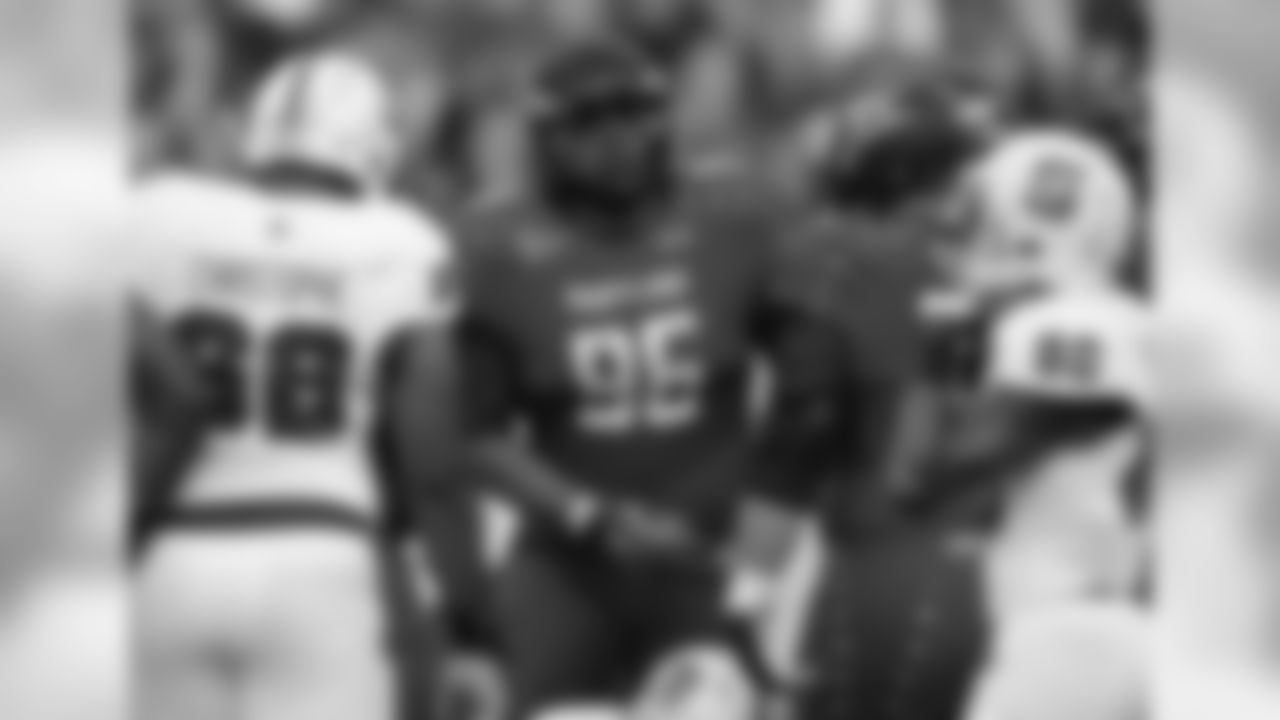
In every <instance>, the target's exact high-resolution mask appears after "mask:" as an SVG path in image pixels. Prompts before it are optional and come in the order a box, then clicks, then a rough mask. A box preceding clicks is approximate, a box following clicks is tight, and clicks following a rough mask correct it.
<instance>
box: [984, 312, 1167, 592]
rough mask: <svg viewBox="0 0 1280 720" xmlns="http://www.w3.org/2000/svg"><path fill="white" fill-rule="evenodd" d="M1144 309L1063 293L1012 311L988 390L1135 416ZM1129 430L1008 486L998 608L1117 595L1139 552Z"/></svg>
mask: <svg viewBox="0 0 1280 720" xmlns="http://www.w3.org/2000/svg"><path fill="white" fill-rule="evenodd" d="M1146 317H1147V315H1146V311H1145V308H1144V307H1143V305H1142V304H1141V302H1140V301H1138V300H1137V299H1135V298H1133V297H1132V296H1130V295H1127V294H1124V293H1122V292H1120V291H1107V290H1100V289H1092V290H1067V291H1061V292H1058V293H1056V294H1053V295H1050V296H1047V297H1044V298H1041V299H1038V300H1035V301H1032V302H1029V303H1026V304H1024V305H1022V306H1019V307H1015V308H1013V309H1012V310H1011V311H1010V312H1009V313H1008V314H1007V315H1006V316H1005V317H1003V318H1001V321H1000V322H999V323H998V325H997V327H996V330H995V333H994V338H993V342H994V347H993V349H992V350H993V352H992V356H991V358H992V362H991V365H990V367H989V368H988V371H989V374H988V377H987V385H988V387H990V388H992V389H994V390H1012V391H1014V392H1017V393H1018V394H1020V395H1024V396H1031V397H1034V398H1037V399H1039V400H1042V401H1047V402H1058V401H1061V402H1077V401H1082V400H1083V401H1088V402H1092V401H1105V402H1118V403H1125V404H1130V405H1132V406H1133V408H1134V409H1135V410H1138V411H1140V410H1141V409H1142V408H1143V407H1144V406H1145V403H1146V401H1147V397H1148V389H1147V388H1148V386H1149V383H1150V380H1149V377H1148V374H1149V373H1148V370H1147V368H1146V363H1145V351H1144V350H1143V345H1144V342H1145V337H1146V335H1147V330H1146V327H1147V326H1146V323H1147V320H1146ZM1142 447H1143V442H1142V433H1141V431H1140V430H1138V429H1136V428H1134V429H1129V430H1125V431H1121V432H1117V433H1114V434H1111V435H1109V436H1107V437H1102V438H1096V439H1094V440H1090V441H1085V442H1081V443H1077V444H1075V445H1069V446H1063V447H1061V448H1058V449H1056V450H1054V451H1052V452H1050V453H1049V454H1047V455H1046V456H1045V457H1043V458H1041V459H1040V460H1039V462H1037V463H1036V465H1035V466H1034V467H1032V468H1031V469H1030V470H1029V471H1028V476H1027V477H1026V478H1024V479H1023V480H1022V481H1021V482H1020V483H1019V484H1018V485H1017V487H1016V488H1015V490H1014V493H1013V495H1012V496H1011V497H1010V498H1009V504H1008V506H1007V507H1006V513H1005V520H1004V523H1003V525H1002V527H1001V531H1000V533H999V536H998V538H997V540H996V545H995V547H994V551H993V557H994V561H993V570H994V572H995V582H996V592H995V598H996V603H997V608H998V609H999V610H1001V611H1007V610H1009V609H1011V608H1013V607H1022V608H1026V607H1028V606H1039V605H1041V604H1043V603H1046V602H1053V603H1056V602H1060V601H1067V602H1072V601H1078V600H1080V599H1081V598H1082V597H1084V596H1089V595H1095V594H1098V593H1112V592H1122V591H1124V590H1126V589H1128V588H1129V587H1130V586H1131V584H1132V583H1133V581H1134V580H1135V579H1136V575H1135V573H1136V572H1137V570H1138V562H1139V558H1138V547H1139V546H1138V544H1137V542H1136V535H1135V532H1136V529H1135V528H1134V527H1133V525H1132V523H1131V522H1130V520H1129V514H1128V510H1127V504H1126V502H1125V492H1124V487H1125V483H1126V481H1127V480H1128V479H1129V478H1130V476H1131V473H1132V472H1134V471H1135V469H1136V467H1137V465H1136V463H1137V462H1139V459H1140V457H1141V452H1142Z"/></svg>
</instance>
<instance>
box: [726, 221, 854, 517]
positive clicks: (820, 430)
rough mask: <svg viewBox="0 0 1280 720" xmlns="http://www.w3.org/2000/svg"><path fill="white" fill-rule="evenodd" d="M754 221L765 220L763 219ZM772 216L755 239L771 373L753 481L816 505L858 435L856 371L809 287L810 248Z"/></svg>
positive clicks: (760, 314)
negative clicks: (789, 234) (764, 233)
mask: <svg viewBox="0 0 1280 720" xmlns="http://www.w3.org/2000/svg"><path fill="white" fill-rule="evenodd" d="M777 212H779V211H776V210H775V213H777ZM753 224H754V225H755V226H757V227H767V226H768V225H767V221H764V220H761V221H757V222H755V223H753ZM770 224H772V225H773V226H774V227H773V228H770V233H769V235H768V236H766V237H764V238H761V239H760V240H759V242H758V244H757V250H758V252H759V256H760V257H759V260H758V263H757V265H758V268H757V273H756V274H757V289H756V291H755V298H754V300H755V302H754V305H753V316H752V318H751V325H752V339H753V342H754V343H755V346H756V347H755V350H756V352H757V354H758V356H759V357H761V358H762V359H763V360H764V361H765V365H766V367H767V368H768V376H769V378H770V381H771V382H770V386H771V387H770V393H769V397H768V401H767V403H766V404H765V408H764V412H763V413H762V417H761V418H760V422H759V424H758V426H757V433H756V437H755V441H754V448H753V453H754V455H755V457H756V459H755V462H754V466H755V467H756V468H758V469H759V472H758V473H757V475H758V477H757V478H756V482H757V488H758V489H760V490H762V491H763V492H764V493H765V494H766V496H768V497H770V498H771V499H773V500H777V501H782V502H783V503H784V504H785V505H788V506H790V507H792V508H793V509H794V508H804V507H812V505H813V504H814V502H815V500H816V498H817V495H818V494H819V491H820V490H821V489H822V485H823V483H824V479H825V477H826V476H828V475H829V474H830V473H831V471H832V470H833V468H834V466H835V465H837V464H839V463H841V462H842V461H843V459H844V458H845V457H846V456H847V445H848V442H849V441H850V440H851V438H852V437H854V435H856V427H855V426H856V424H857V417H856V414H855V412H854V411H855V410H856V408H857V405H856V403H855V398H856V396H857V395H859V394H860V392H859V383H858V382H857V381H858V377H857V376H858V374H857V373H856V372H853V368H854V363H853V362H852V361H853V359H854V358H852V357H850V353H849V352H848V350H849V347H850V344H849V342H848V340H847V338H845V337H844V336H843V334H842V332H841V327H840V326H839V324H838V323H836V322H834V320H835V318H834V317H833V316H831V315H830V314H829V313H827V312H825V311H824V308H823V307H822V306H821V304H820V303H818V302H817V301H816V299H815V297H814V295H813V294H812V293H811V292H810V288H811V286H812V284H813V282H812V281H813V279H814V277H815V275H814V270H815V268H814V267H813V263H812V260H813V259H812V257H811V253H809V252H808V248H807V247H805V246H803V245H801V244H799V243H797V242H791V241H789V240H787V239H784V235H783V233H782V232H781V231H778V230H777V229H776V228H777V226H778V225H780V223H779V222H778V218H777V217H774V218H772V223H770Z"/></svg>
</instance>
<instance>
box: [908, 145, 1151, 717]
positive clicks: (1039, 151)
mask: <svg viewBox="0 0 1280 720" xmlns="http://www.w3.org/2000/svg"><path fill="white" fill-rule="evenodd" d="M963 186H964V189H963V192H964V193H966V194H967V198H966V199H964V200H962V202H967V203H971V204H970V205H969V206H968V207H969V211H970V214H969V215H968V217H969V219H970V220H971V221H972V223H973V224H972V226H971V227H970V230H971V232H972V234H971V235H969V238H970V239H969V241H968V242H965V243H962V244H961V245H960V246H959V247H958V248H957V247H953V248H951V250H950V251H946V252H950V253H953V254H951V255H950V257H949V259H948V260H947V261H946V265H947V268H948V270H949V274H950V279H951V281H952V284H951V287H950V288H949V290H948V291H944V294H943V295H941V296H939V297H937V298H934V300H936V301H937V303H936V304H934V305H933V306H932V307H930V308H928V310H929V311H930V312H933V313H936V314H935V316H934V318H933V319H934V320H935V322H936V323H937V324H938V327H939V328H940V335H939V337H941V338H942V339H943V340H944V342H943V343H942V344H940V345H939V346H938V347H939V348H941V350H942V352H941V353H940V354H939V355H938V356H935V357H936V358H937V359H939V360H940V363H939V364H938V365H936V366H935V367H936V368H937V369H938V370H939V372H941V373H945V376H944V377H942V378H940V380H942V381H943V382H944V384H947V385H948V386H949V388H950V389H949V390H945V391H944V395H943V396H941V397H942V400H941V404H940V406H939V410H940V412H941V413H942V416H943V420H942V422H943V423H944V424H943V425H942V427H941V433H942V436H940V437H941V441H940V442H939V443H938V444H936V445H935V446H934V452H935V455H934V457H933V460H932V462H933V463H934V464H933V466H932V468H931V469H930V473H929V475H928V476H927V477H926V478H925V480H924V482H925V486H924V487H922V488H921V491H922V496H921V497H928V496H930V495H931V494H933V493H935V492H937V494H936V495H934V496H933V497H932V498H930V499H928V500H926V501H925V502H924V505H925V506H931V508H932V511H937V512H941V513H942V514H943V515H947V514H949V513H957V514H958V515H960V516H964V515H966V514H968V513H974V514H975V515H970V516H969V518H967V519H966V520H963V521H961V522H964V523H968V522H970V521H973V520H976V521H977V523H978V526H979V527H982V531H981V534H982V536H983V537H984V540H985V549H984V551H983V555H982V557H983V563H984V568H985V570H986V580H987V582H986V604H987V612H988V614H989V615H990V617H991V618H992V620H993V623H994V630H995V637H994V646H993V650H992V655H991V659H990V661H989V663H988V666H987V669H986V672H985V674H984V677H983V678H982V680H981V682H980V684H979V689H978V692H977V694H976V697H975V699H974V701H973V702H972V704H971V707H970V710H969V712H970V717H973V718H979V719H982V720H987V719H989V718H1058V717H1073V718H1106V719H1112V718H1133V717H1141V713H1143V712H1144V709H1143V707H1142V705H1141V702H1140V700H1141V698H1142V697H1143V696H1144V688H1143V685H1144V681H1143V673H1144V661H1143V656H1144V653H1145V647H1144V644H1143V643H1144V641H1143V637H1144V630H1143V624H1144V623H1143V619H1142V614H1141V611H1140V609H1139V606H1138V604H1137V602H1136V599H1137V592H1138V587H1139V579H1140V575H1139V572H1140V569H1141V566H1142V562H1141V550H1140V548H1141V542H1140V539H1139V532H1138V526H1137V523H1136V519H1135V516H1134V512H1133V508H1132V507H1131V503H1130V502H1129V501H1130V498H1131V493H1130V492H1129V489H1130V484H1131V483H1132V481H1133V479H1134V478H1135V476H1137V475H1138V474H1139V473H1140V471H1141V459H1142V455H1143V447H1144V446H1145V441H1144V438H1145V428H1144V423H1143V420H1142V418H1143V412H1142V410H1143V407H1144V405H1145V401H1146V394H1147V393H1146V390H1145V386H1146V383H1147V378H1146V373H1145V370H1144V366H1143V363H1142V360H1141V357H1142V355H1141V351H1140V347H1141V344H1142V342H1143V338H1144V334H1145V332H1146V331H1145V323H1146V320H1145V312H1144V310H1143V307H1142V304H1141V301H1140V299H1139V298H1137V297H1136V296H1135V295H1134V294H1132V293H1131V292H1130V291H1129V290H1128V289H1127V288H1126V287H1125V286H1124V281H1123V272H1124V269H1125V266H1126V264H1127V263H1128V261H1129V257H1130V255H1131V253H1133V252H1135V251H1136V248H1135V243H1136V236H1137V227H1138V223H1137V215H1138V204H1137V200H1136V192H1135V189H1134V187H1133V184H1132V183H1131V181H1130V179H1129V178H1128V176H1127V175H1126V173H1125V171H1124V169H1123V167H1122V166H1121V164H1120V162H1119V160H1118V159H1117V158H1116V157H1115V156H1113V155H1112V154H1111V153H1110V152H1109V151H1108V150H1106V149H1105V148H1104V147H1103V146H1102V145H1100V144H1099V143H1098V142H1096V141H1095V140H1093V139H1092V138H1090V137H1086V136H1084V135H1080V134H1076V133H1074V132H1071V131H1065V130H1056V129H1043V130H1039V129H1037V130H1028V131H1023V132H1020V133H1017V134H1015V135H1013V136H1011V137H1009V138H1007V139H1005V140H1003V141H1001V142H1000V143H998V144H997V145H996V146H994V147H993V148H992V149H991V150H990V151H989V152H988V153H987V154H986V155H985V156H984V157H982V158H981V159H979V161H978V162H977V163H976V166H975V167H974V169H973V170H972V173H971V174H970V176H969V177H967V178H966V180H965V181H964V183H963ZM955 342H959V343H960V344H959V345H957V344H954V343H955ZM965 385H969V386H970V387H969V388H968V390H967V391H966V390H965V388H964V386H965ZM938 491H941V492H938ZM944 508H945V509H944ZM952 517H953V518H955V517H957V516H956V515H952ZM1082 657H1091V658H1093V659H1092V660H1090V661H1088V662H1081V661H1079V660H1078V658H1082ZM1102 667H1106V668H1108V669H1107V670H1106V671H1105V672H1102V673H1099V672H1096V670H1097V669H1098V668H1102Z"/></svg>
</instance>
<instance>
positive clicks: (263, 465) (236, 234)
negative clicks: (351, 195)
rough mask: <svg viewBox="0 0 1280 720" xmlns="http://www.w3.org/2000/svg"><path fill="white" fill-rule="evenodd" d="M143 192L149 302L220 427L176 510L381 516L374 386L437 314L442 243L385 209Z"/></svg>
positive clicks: (165, 187)
mask: <svg viewBox="0 0 1280 720" xmlns="http://www.w3.org/2000/svg"><path fill="white" fill-rule="evenodd" d="M143 194H144V195H143V199H142V201H141V203H140V208H141V209H140V214H141V217H140V222H141V223H142V227H141V228H140V230H139V231H140V232H142V233H145V234H146V236H147V237H146V243H147V246H146V252H147V254H148V257H147V259H146V265H147V268H148V269H147V271H146V274H145V277H143V278H141V279H140V282H141V285H142V287H143V288H144V291H143V295H144V298H145V299H146V300H147V301H148V302H149V304H150V305H152V306H153V308H154V309H155V310H156V311H157V312H158V313H159V314H160V316H161V317H162V318H163V319H164V320H165V322H166V323H168V324H169V326H170V327H171V328H172V329H173V332H174V333H175V337H176V338H177V339H178V342H179V343H180V344H181V346H182V347H183V348H184V350H185V351H186V352H187V353H189V358H190V361H191V362H192V363H194V365H195V366H196V368H197V370H198V372H199V373H200V375H201V377H202V379H203V380H204V381H205V384H206V390H207V392H208V393H209V401H210V411H211V420H212V425H213V430H212V433H211V437H210V438H209V442H208V444H207V446H206V447H205V450H204V454H203V457H202V459H201V461H200V463H199V464H198V466H197V467H196V468H195V470H194V474H193V476H192V477H190V478H189V479H188V481H187V482H186V483H185V485H184V489H183V491H182V493H181V496H180V499H179V507H187V506H195V505H201V506H204V505H210V504H213V505H222V504H244V503H252V504H262V503H267V504H273V503H290V502H296V501H302V502H304V503H321V504H329V505H334V504H336V505H338V506H339V507H341V508H343V509H346V510H355V511H357V512H360V513H362V514H368V515H370V516H373V517H376V516H377V515H378V514H379V513H380V510H381V508H380V507H379V502H380V500H379V496H378V493H377V492H376V486H375V484H374V483H373V482H371V480H370V479H369V478H370V477H371V475H370V472H369V467H368V454H367V450H366V448H367V443H368V434H369V430H370V426H371V423H372V422H373V420H374V416H375V413H376V412H377V407H376V406H377V400H378V397H379V385H380V381H379V377H378V376H379V374H380V372H381V371H382V370H383V365H384V361H385V355H386V354H387V352H389V349H390V347H391V345H392V344H393V342H394V340H395V338H396V336H397V335H398V333H399V332H400V330H402V329H403V328H404V327H406V326H407V325H408V324H409V323H411V322H413V321H414V320H416V319H418V318H420V317H422V316H423V315H424V314H426V313H428V312H430V311H431V309H432V308H431V307H430V305H429V302H428V295H427V292H426V288H427V287H428V282H429V280H430V275H429V273H430V272H431V270H432V269H433V268H437V267H439V265H438V262H439V261H441V260H443V258H444V257H445V252H446V250H445V247H444V244H443V242H442V241H441V240H440V238H439V237H438V235H436V234H435V233H433V232H432V231H431V230H430V229H429V228H428V227H426V226H425V223H423V222H422V220H420V219H419V218H418V217H417V216H416V215H414V214H413V213H412V212H411V211H409V210H407V209H405V208H402V207H399V206H396V205H393V204H391V203H387V202H382V201H363V200H345V199H342V198H338V197H328V196H325V195H322V194H315V193H307V194H303V193H298V192H293V191H288V190H276V189H268V188H262V187H256V186H254V185H248V184H246V185H239V184H233V183H228V182H221V181H211V180H206V179H189V178H188V179H183V178H169V179H163V180H159V181H157V182H156V183H155V184H154V185H153V186H152V187H150V188H147V189H144V190H143Z"/></svg>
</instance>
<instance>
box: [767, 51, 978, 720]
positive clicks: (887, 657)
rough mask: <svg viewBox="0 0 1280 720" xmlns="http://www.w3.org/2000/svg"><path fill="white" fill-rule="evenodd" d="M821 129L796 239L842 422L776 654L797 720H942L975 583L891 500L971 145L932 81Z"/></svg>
mask: <svg viewBox="0 0 1280 720" xmlns="http://www.w3.org/2000/svg"><path fill="white" fill-rule="evenodd" d="M819 120H820V122H821V123H822V125H820V126H819V127H825V128H826V130H825V131H824V132H822V133H821V134H820V135H819V136H818V137H817V139H818V140H819V141H820V144H819V145H818V147H817V149H818V150H819V152H818V154H817V158H818V162H817V163H816V165H815V166H814V168H813V169H814V171H816V172H815V173H814V176H813V178H814V183H813V185H812V188H813V190H814V192H813V193H812V196H813V203H812V209H811V212H810V213H809V215H808V217H807V218H806V222H805V223H804V224H803V225H802V226H801V231H802V232H803V233H804V239H803V242H804V243H805V244H806V245H807V246H809V247H810V248H811V249H812V251H814V252H817V253H819V254H820V256H821V258H822V261H821V262H820V263H818V265H819V272H818V273H817V274H816V275H815V276H814V277H813V279H812V281H811V282H810V285H811V286H812V287H813V288H814V289H815V290H817V291H818V293H819V295H821V296H822V303H823V306H824V307H825V308H826V312H828V313H830V315H831V316H832V317H833V318H835V319H836V321H837V322H838V323H839V325H840V327H841V329H842V337H843V340H844V342H845V343H847V345H848V346H849V347H850V350H849V351H847V352H845V353H844V356H845V358H846V360H848V361H849V363H850V366H849V368H848V370H847V371H846V376H847V380H846V382H847V383H848V391H849V392H851V394H852V397H853V402H852V403H851V405H852V406H853V409H852V411H850V412H849V418H850V420H851V422H850V426H849V429H850V432H848V433H846V434H845V435H844V437H843V442H842V443H841V447H840V448H839V450H838V453H839V455H838V457H837V460H836V462H835V464H834V467H833V472H831V473H830V475H829V477H828V478H826V480H827V481H826V482H825V483H824V485H825V490H824V492H822V493H820V494H819V496H818V497H817V498H811V500H810V501H812V500H813V499H816V500H817V501H818V504H819V505H820V507H821V510H822V514H823V516H824V520H825V521H824V523H823V525H824V528H823V530H824V532H823V533H822V536H823V540H824V541H825V543H826V547H827V548H829V549H830V552H829V553H826V554H825V557H824V556H823V553H822V552H820V551H819V552H817V553H814V554H813V555H811V556H810V558H809V560H810V570H809V572H808V573H799V576H798V577H797V578H795V579H794V583H793V585H792V586H790V587H788V590H787V593H786V595H787V598H786V599H785V600H783V601H781V602H780V603H779V604H777V605H776V606H775V607H774V609H773V611H772V612H771V614H770V617H769V619H768V624H769V630H768V634H769V637H770V640H771V650H772V655H771V656H772V657H773V658H775V661H776V662H778V663H779V664H780V668H779V669H780V670H781V671H782V672H784V673H785V674H786V675H787V676H788V677H789V678H791V679H792V680H793V681H794V682H795V683H796V687H795V690H796V701H797V713H798V714H799V716H800V717H802V718H805V719H806V720H824V719H826V718H831V719H832V720H835V719H837V718H846V717H858V718H872V719H874V718H893V717H910V718H913V719H914V720H925V719H927V718H950V717H954V713H955V712H956V708H957V707H958V705H959V704H960V703H961V702H962V699H963V697H964V695H965V694H966V693H967V691H968V684H969V677H970V676H971V675H972V668H973V667H974V666H975V664H976V662H977V658H978V657H979V656H980V654H981V652H982V650H983V644H982V633H983V632H984V629H985V628H984V623H983V618H982V614H981V612H980V608H979V598H978V596H979V583H978V578H977V572H976V570H975V568H974V563H973V562H972V561H971V560H970V559H969V558H966V557H964V556H962V555H959V554H957V553H954V552H953V551H952V550H951V548H950V546H949V545H948V543H947V542H946V540H947V538H946V537H945V535H944V534H943V533H940V532H937V531H936V530H935V529H934V528H931V527H928V526H925V525H923V524H921V523H917V524H914V525H913V524H910V523H907V522H904V521H905V520H907V519H906V518H903V517H902V513H901V511H900V509H899V508H898V507H897V502H896V499H897V495H898V494H900V493H901V492H903V490H904V489H905V488H906V487H907V486H908V483H907V482H905V481H904V479H903V478H904V477H907V476H909V475H910V471H911V470H913V468H912V467H911V464H910V463H905V462H903V461H902V458H903V457H908V458H913V457H914V456H915V455H916V454H917V453H918V448H917V447H915V445H916V443H914V441H913V439H912V438H911V435H912V433H911V431H910V428H909V427H907V426H908V423H906V422H904V421H914V412H913V409H914V406H915V405H916V404H918V403H917V400H916V395H917V394H920V393H919V392H918V391H917V387H916V386H917V385H918V384H919V378H920V377H921V375H922V373H923V365H924V362H923V355H924V352H923V348H924V343H923V342H922V337H921V336H922V334H923V330H922V328H921V322H920V319H919V314H918V309H917V305H918V302H919V297H920V296H921V295H922V294H923V292H924V291H925V289H926V288H927V287H928V286H929V283H930V282H931V281H932V280H933V279H934V276H935V273H934V268H933V266H932V263H931V261H930V254H929V247H930V243H931V242H933V240H934V237H935V236H936V235H938V234H939V233H940V232H947V231H948V229H947V228H946V227H945V226H942V225H939V224H938V223H937V222H936V220H937V219H938V217H939V216H938V210H939V208H940V207H941V206H942V205H943V203H942V201H943V200H944V199H945V198H946V197H947V191H948V189H949V187H950V186H951V183H952V179H953V178H954V176H955V175H956V174H957V172H958V171H959V170H960V169H962V168H963V167H964V165H965V163H966V161H967V160H968V159H969V158H970V157H972V155H973V154H974V152H975V150H976V148H977V146H978V145H979V144H980V137H979V134H978V133H976V132H975V131H974V130H973V129H971V128H970V127H969V126H968V125H967V123H966V122H965V120H964V119H963V117H962V115H961V113H960V112H958V108H957V107H956V105H955V104H954V103H953V100H952V98H951V97H950V94H949V92H947V89H946V88H945V87H941V86H938V85H935V84H934V83H932V82H931V81H930V79H929V78H927V77H919V78H911V77H904V76H902V75H894V76H889V77H886V78H883V79H880V80H879V82H877V83H875V84H874V85H871V86H868V87H867V88H865V89H864V90H862V91H861V92H859V93H858V94H856V95H854V96H853V97H851V98H850V101H849V104H848V105H847V106H844V107H843V108H841V110H840V112H839V113H837V114H836V115H834V116H832V117H828V118H820V119H819ZM823 136H825V137H823ZM903 437H906V438H907V440H908V441H907V442H904V441H903V440H902V439H901V438H903ZM821 547H822V546H821V545H819V548H821ZM815 557H816V562H813V560H814V558H815ZM806 586H807V587H806Z"/></svg>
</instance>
